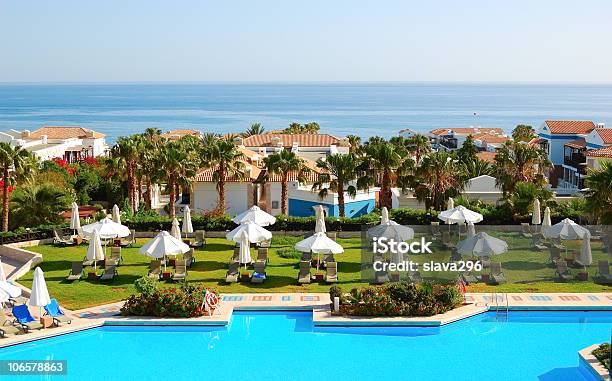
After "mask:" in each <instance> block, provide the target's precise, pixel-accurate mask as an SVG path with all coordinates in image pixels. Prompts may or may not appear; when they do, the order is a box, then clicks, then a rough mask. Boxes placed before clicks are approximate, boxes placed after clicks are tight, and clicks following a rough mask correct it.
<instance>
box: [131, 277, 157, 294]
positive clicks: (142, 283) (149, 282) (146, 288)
mask: <svg viewBox="0 0 612 381" xmlns="http://www.w3.org/2000/svg"><path fill="white" fill-rule="evenodd" d="M134 286H135V287H136V291H138V292H139V293H141V294H146V295H152V294H153V293H154V292H155V291H157V281H156V280H155V279H153V278H149V277H148V276H143V277H140V278H138V279H136V281H135V282H134Z"/></svg>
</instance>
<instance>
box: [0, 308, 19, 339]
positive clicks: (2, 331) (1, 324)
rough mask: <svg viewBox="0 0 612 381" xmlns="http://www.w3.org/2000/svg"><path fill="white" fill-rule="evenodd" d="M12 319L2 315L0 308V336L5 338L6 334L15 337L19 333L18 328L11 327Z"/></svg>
mask: <svg viewBox="0 0 612 381" xmlns="http://www.w3.org/2000/svg"><path fill="white" fill-rule="evenodd" d="M13 322H14V321H13V319H10V318H8V317H7V316H6V315H5V314H4V309H3V308H0V336H1V337H5V336H6V334H7V333H8V334H11V335H16V334H18V333H20V332H21V330H20V329H19V327H16V326H15V325H13Z"/></svg>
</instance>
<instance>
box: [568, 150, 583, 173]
mask: <svg viewBox="0 0 612 381" xmlns="http://www.w3.org/2000/svg"><path fill="white" fill-rule="evenodd" d="M563 164H565V165H567V166H570V167H572V168H576V170H577V171H578V173H581V174H586V165H587V162H586V157H585V156H584V154H582V153H573V154H572V155H565V156H564V157H563Z"/></svg>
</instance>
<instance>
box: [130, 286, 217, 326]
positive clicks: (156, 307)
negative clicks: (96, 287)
mask: <svg viewBox="0 0 612 381" xmlns="http://www.w3.org/2000/svg"><path fill="white" fill-rule="evenodd" d="M207 291H210V292H214V293H215V294H216V295H217V297H218V296H219V294H218V292H216V291H211V290H208V289H206V288H204V287H202V286H191V285H188V284H184V285H182V286H181V287H180V288H174V287H172V288H164V289H161V290H155V291H154V292H153V293H151V294H147V293H140V294H134V295H131V296H130V297H129V298H128V299H127V300H126V301H125V304H124V305H123V307H122V308H121V314H122V315H125V316H155V317H179V318H189V317H198V316H206V315H208V312H207V311H206V309H205V308H204V307H203V301H204V296H205V295H206V292H207Z"/></svg>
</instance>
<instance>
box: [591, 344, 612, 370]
mask: <svg viewBox="0 0 612 381" xmlns="http://www.w3.org/2000/svg"><path fill="white" fill-rule="evenodd" d="M593 356H595V358H597V360H599V362H600V363H601V364H602V365H603V366H605V367H606V369H610V344H609V343H604V344H601V345H600V346H599V347H597V348H596V349H595V350H594V351H593Z"/></svg>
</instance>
